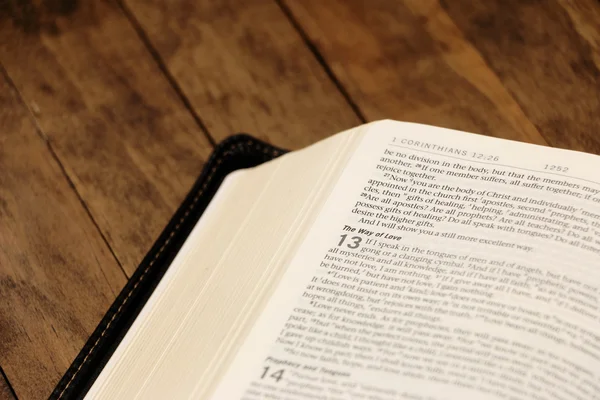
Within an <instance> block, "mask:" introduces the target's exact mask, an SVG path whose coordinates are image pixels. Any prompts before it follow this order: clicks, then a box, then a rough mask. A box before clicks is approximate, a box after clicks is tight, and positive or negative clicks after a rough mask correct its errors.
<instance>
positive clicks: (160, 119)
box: [0, 0, 212, 274]
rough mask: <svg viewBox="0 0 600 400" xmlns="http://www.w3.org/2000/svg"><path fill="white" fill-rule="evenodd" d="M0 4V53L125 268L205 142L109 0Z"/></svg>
mask: <svg viewBox="0 0 600 400" xmlns="http://www.w3.org/2000/svg"><path fill="white" fill-rule="evenodd" d="M2 4H3V5H2V7H3V8H4V9H3V10H1V11H0V15H2V16H1V17H0V37H2V38H9V39H10V40H2V41H0V61H1V62H2V63H3V65H4V66H5V68H6V70H7V71H8V74H9V75H10V76H11V78H12V79H13V80H14V82H15V84H16V86H17V87H18V89H19V91H20V93H21V95H22V96H23V98H24V99H25V101H26V102H27V104H28V106H29V107H30V108H31V110H32V112H33V113H34V114H35V117H36V121H37V123H38V125H39V127H40V129H41V131H42V132H43V134H44V135H46V136H47V138H48V141H49V143H50V146H51V147H52V148H53V149H54V151H55V152H56V154H57V156H58V158H59V159H60V161H61V163H62V164H63V165H64V168H65V170H66V172H67V174H68V175H69V177H70V179H71V180H72V181H73V184H74V185H75V187H76V189H77V191H78V192H79V193H80V195H81V197H82V198H83V201H84V202H85V204H86V206H87V207H88V208H89V210H90V212H91V214H92V216H93V218H94V219H95V221H96V222H97V224H98V226H99V227H100V229H101V230H102V232H103V234H104V236H105V237H106V239H107V240H108V242H109V244H110V246H111V248H112V249H113V251H114V253H115V254H116V256H117V258H118V259H119V261H120V262H121V263H122V265H123V267H124V268H125V270H126V271H127V273H129V274H130V273H132V271H133V270H134V269H135V267H136V266H137V265H138V263H139V262H140V260H141V259H142V257H143V256H144V255H145V253H146V252H147V251H148V249H149V248H150V246H151V245H152V243H153V242H154V240H155V239H156V237H157V236H158V234H159V233H160V231H161V230H162V229H163V227H164V226H165V224H166V223H167V221H168V219H169V218H170V216H171V215H172V213H173V212H174V210H175V209H176V207H177V206H178V205H179V203H180V202H181V200H182V199H183V197H184V196H185V194H186V193H187V191H188V190H189V189H190V188H191V185H192V183H193V181H194V180H195V179H196V177H197V176H198V174H199V173H200V171H201V168H202V165H203V162H204V160H205V158H206V157H207V155H208V154H209V152H210V151H211V147H212V146H211V145H210V143H209V142H208V140H207V139H206V137H205V134H204V133H203V131H202V130H201V129H200V128H199V126H198V124H197V123H196V122H195V121H194V118H193V116H192V115H191V114H190V112H189V111H188V110H187V109H186V108H185V106H184V104H183V103H182V102H181V100H180V98H179V97H178V96H177V93H176V92H175V90H174V89H173V88H172V87H171V85H170V84H169V82H168V80H167V79H166V78H165V77H164V75H163V73H162V72H161V70H160V68H159V66H158V64H157V63H156V61H155V60H154V59H153V57H152V56H151V54H150V53H149V52H148V50H147V48H146V47H145V45H144V43H143V41H142V40H141V39H140V38H139V36H138V34H137V32H136V31H135V29H134V28H133V27H132V26H131V24H130V23H129V21H128V19H127V17H126V16H125V15H124V14H123V12H122V9H121V8H120V7H119V5H118V4H116V3H115V2H114V1H111V0H101V1H93V2H92V1H80V2H74V1H66V0H65V1H63V2H27V1H26V2H3V3H2ZM59 5H60V6H59Z"/></svg>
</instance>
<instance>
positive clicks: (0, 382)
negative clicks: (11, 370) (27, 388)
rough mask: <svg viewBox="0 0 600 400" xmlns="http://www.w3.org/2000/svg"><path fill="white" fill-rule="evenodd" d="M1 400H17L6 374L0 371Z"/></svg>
mask: <svg viewBox="0 0 600 400" xmlns="http://www.w3.org/2000/svg"><path fill="white" fill-rule="evenodd" d="M0 400H17V398H16V397H15V395H14V393H13V391H12V388H11V387H10V385H9V383H8V381H7V380H6V377H5V376H4V373H3V372H2V370H1V369H0Z"/></svg>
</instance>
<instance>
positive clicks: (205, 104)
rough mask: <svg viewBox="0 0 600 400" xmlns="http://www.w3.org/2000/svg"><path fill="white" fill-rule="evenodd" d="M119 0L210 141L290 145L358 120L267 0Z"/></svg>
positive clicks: (315, 139) (282, 17) (274, 4)
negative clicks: (235, 138) (236, 135)
mask: <svg viewBox="0 0 600 400" xmlns="http://www.w3.org/2000/svg"><path fill="white" fill-rule="evenodd" d="M125 3H126V5H127V7H128V8H129V9H130V10H131V12H132V13H133V14H134V15H135V18H137V19H138V21H139V23H140V26H141V27H142V29H143V30H144V32H145V33H146V34H147V35H148V38H149V41H150V42H151V44H152V46H154V47H155V48H156V50H157V52H158V54H160V57H161V58H162V60H163V61H164V62H165V65H166V67H167V68H168V70H169V71H170V73H171V74H172V75H173V77H174V79H175V80H176V82H177V84H178V85H179V86H180V87H181V90H182V92H183V93H184V94H185V96H186V97H187V98H188V99H189V101H190V103H191V104H192V105H193V107H194V109H195V110H196V112H197V113H198V115H199V116H200V118H201V119H202V121H203V122H204V124H205V125H206V127H207V128H208V131H209V132H210V134H211V135H212V136H213V137H214V138H215V140H220V139H222V138H224V137H225V136H227V135H230V134H231V133H232V132H239V131H244V132H249V133H251V134H253V135H256V136H258V137H261V138H263V139H266V140H269V141H271V142H273V143H274V144H276V145H279V146H283V147H288V148H298V147H301V146H306V145H308V144H311V143H314V142H315V141H317V140H319V139H322V138H324V137H326V136H329V135H331V134H333V133H336V132H338V131H341V130H343V129H347V128H350V127H353V126H355V125H358V124H359V123H360V120H359V119H358V118H357V117H356V115H355V114H354V113H353V111H352V110H351V108H350V107H349V106H348V104H347V103H346V101H345V100H344V98H343V97H342V95H341V94H340V93H339V92H338V90H337V89H336V87H335V85H334V84H333V83H332V81H331V80H330V79H329V77H328V76H327V74H326V73H325V71H324V70H323V68H322V67H321V66H320V65H319V63H318V62H317V60H316V59H315V58H314V56H313V54H312V53H311V52H310V50H309V49H308V48H307V47H306V45H305V43H304V42H303V41H302V39H301V37H300V36H299V35H298V33H297V32H296V31H295V30H294V28H293V26H292V25H291V23H290V21H288V20H287V18H286V16H285V15H284V14H283V13H282V11H281V9H280V8H279V7H278V6H277V4H276V3H275V2H274V1H264V0H248V1H241V0H223V1H216V2H215V1H197V0H174V1H164V0H125Z"/></svg>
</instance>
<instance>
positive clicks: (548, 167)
mask: <svg viewBox="0 0 600 400" xmlns="http://www.w3.org/2000/svg"><path fill="white" fill-rule="evenodd" d="M544 169H545V170H548V171H556V172H569V167H563V166H561V165H552V164H546V165H544Z"/></svg>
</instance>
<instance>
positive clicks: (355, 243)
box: [338, 234, 362, 249]
mask: <svg viewBox="0 0 600 400" xmlns="http://www.w3.org/2000/svg"><path fill="white" fill-rule="evenodd" d="M347 237H348V235H346V234H344V235H341V236H340V241H339V243H338V246H341V245H343V244H344V242H345V241H346V238H347ZM348 240H350V241H352V243H347V244H346V246H348V247H349V248H351V249H356V248H357V247H358V246H360V242H362V238H361V237H360V236H352V237H351V238H349V239H348Z"/></svg>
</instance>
